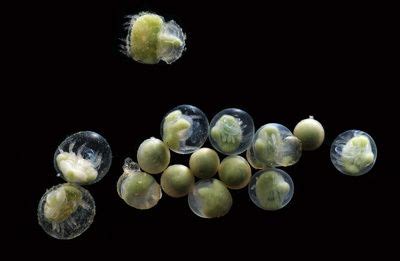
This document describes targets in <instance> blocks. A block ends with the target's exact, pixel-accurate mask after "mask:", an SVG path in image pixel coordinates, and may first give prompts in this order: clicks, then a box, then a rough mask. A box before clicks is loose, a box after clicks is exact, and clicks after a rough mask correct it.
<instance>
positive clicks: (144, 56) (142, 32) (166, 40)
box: [124, 12, 186, 64]
mask: <svg viewBox="0 0 400 261" xmlns="http://www.w3.org/2000/svg"><path fill="white" fill-rule="evenodd" d="M185 40H186V35H185V34H184V33H183V31H182V29H181V27H180V26H179V25H178V24H177V23H175V21H173V20H171V21H169V22H166V21H164V18H163V17H162V16H159V15H156V14H152V13H147V12H143V13H140V14H138V15H134V16H132V17H131V20H130V22H129V27H128V35H127V37H126V43H125V50H124V51H125V53H126V54H127V55H128V56H130V57H131V58H132V59H133V60H135V61H137V62H140V63H144V64H156V63H158V62H159V61H160V60H162V61H164V62H166V63H167V64H170V63H173V62H175V61H176V60H178V59H179V58H180V57H181V55H182V52H183V51H184V50H185Z"/></svg>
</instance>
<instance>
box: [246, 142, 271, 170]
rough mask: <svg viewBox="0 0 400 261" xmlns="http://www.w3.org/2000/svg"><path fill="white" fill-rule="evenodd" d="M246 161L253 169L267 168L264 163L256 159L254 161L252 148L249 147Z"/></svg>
mask: <svg viewBox="0 0 400 261" xmlns="http://www.w3.org/2000/svg"><path fill="white" fill-rule="evenodd" d="M246 159H247V162H248V163H249V164H250V166H252V167H253V168H255V169H265V168H268V164H265V163H263V162H261V161H259V160H258V159H256V157H255V156H254V150H253V146H250V148H248V149H247V151H246Z"/></svg>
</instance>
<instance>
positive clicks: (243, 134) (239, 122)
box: [209, 108, 254, 155]
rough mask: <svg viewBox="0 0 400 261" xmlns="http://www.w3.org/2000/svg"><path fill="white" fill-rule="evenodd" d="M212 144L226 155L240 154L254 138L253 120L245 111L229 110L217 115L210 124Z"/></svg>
mask: <svg viewBox="0 0 400 261" xmlns="http://www.w3.org/2000/svg"><path fill="white" fill-rule="evenodd" d="M209 136H210V142H211V145H212V146H213V147H214V148H215V149H216V150H218V151H219V152H221V153H223V154H225V155H232V154H240V153H242V152H243V151H245V150H246V149H247V148H248V147H249V146H250V144H251V142H252V140H253V136H254V122H253V118H252V117H251V116H250V115H249V114H248V113H247V112H245V111H242V110H240V109H235V108H229V109H225V110H222V111H220V112H219V113H217V114H216V115H215V116H214V118H213V119H212V120H211V123H210V134H209Z"/></svg>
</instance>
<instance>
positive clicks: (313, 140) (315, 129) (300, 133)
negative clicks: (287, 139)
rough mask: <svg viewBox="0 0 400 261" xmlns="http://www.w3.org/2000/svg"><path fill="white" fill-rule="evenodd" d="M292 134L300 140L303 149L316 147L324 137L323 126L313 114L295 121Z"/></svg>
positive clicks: (314, 148)
mask: <svg viewBox="0 0 400 261" xmlns="http://www.w3.org/2000/svg"><path fill="white" fill-rule="evenodd" d="M293 134H294V136H296V137H297V138H299V139H300V140H301V145H302V149H303V150H316V149H318V148H319V147H320V146H321V145H322V143H323V142H324V138H325V131H324V127H322V125H321V123H320V122H319V121H317V120H315V119H314V117H313V116H310V118H308V119H304V120H302V121H300V122H299V123H297V125H296V127H295V128H294V130H293Z"/></svg>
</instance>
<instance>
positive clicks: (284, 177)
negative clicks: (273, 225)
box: [249, 168, 294, 210]
mask: <svg viewBox="0 0 400 261" xmlns="http://www.w3.org/2000/svg"><path fill="white" fill-rule="evenodd" d="M293 191H294V187H293V181H292V179H291V178H290V176H289V175H288V174H287V173H286V172H285V171H283V170H280V169H276V168H269V169H264V170H260V171H258V172H257V173H256V174H254V175H253V177H252V178H251V180H250V183H249V196H250V199H251V200H252V201H253V203H254V204H256V205H257V206H258V207H259V208H262V209H265V210H278V209H281V208H283V207H284V206H286V205H287V204H288V203H289V201H290V200H291V199H292V197H293Z"/></svg>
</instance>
